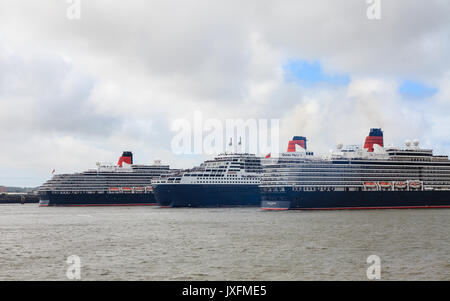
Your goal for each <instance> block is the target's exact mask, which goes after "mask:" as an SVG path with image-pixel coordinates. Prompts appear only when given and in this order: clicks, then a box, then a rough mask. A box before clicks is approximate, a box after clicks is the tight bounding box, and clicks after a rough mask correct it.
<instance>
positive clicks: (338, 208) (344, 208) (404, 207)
mask: <svg viewBox="0 0 450 301" xmlns="http://www.w3.org/2000/svg"><path fill="white" fill-rule="evenodd" d="M424 208H430V209H432V208H450V206H393V207H336V208H261V209H262V210H358V209H364V210H365V209H424Z"/></svg>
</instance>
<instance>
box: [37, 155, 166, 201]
mask: <svg viewBox="0 0 450 301" xmlns="http://www.w3.org/2000/svg"><path fill="white" fill-rule="evenodd" d="M171 172H174V171H173V170H170V169H169V165H162V164H161V162H160V161H158V160H157V161H155V164H152V165H135V164H133V154H132V153H131V152H123V154H122V156H121V157H120V159H119V161H118V163H117V165H112V164H107V165H105V164H100V163H97V169H91V170H87V171H84V172H81V173H74V174H56V175H54V176H53V177H52V179H51V180H49V181H47V182H46V183H45V184H43V185H42V186H41V187H39V190H38V194H39V204H40V206H119V205H122V206H132V205H156V201H155V197H154V194H153V191H152V187H151V179H152V178H154V177H159V176H161V175H166V174H170V173H171Z"/></svg>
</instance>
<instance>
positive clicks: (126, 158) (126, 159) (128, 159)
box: [117, 152, 133, 167]
mask: <svg viewBox="0 0 450 301" xmlns="http://www.w3.org/2000/svg"><path fill="white" fill-rule="evenodd" d="M123 163H126V164H130V165H131V164H133V153H132V152H123V154H122V156H121V157H120V158H119V162H117V165H119V166H120V167H122V165H123Z"/></svg>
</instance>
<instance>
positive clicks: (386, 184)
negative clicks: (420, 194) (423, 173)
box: [364, 181, 422, 189]
mask: <svg viewBox="0 0 450 301" xmlns="http://www.w3.org/2000/svg"><path fill="white" fill-rule="evenodd" d="M378 186H379V187H380V188H384V189H389V188H393V187H394V188H396V189H406V188H407V187H409V188H412V189H420V188H422V183H421V182H420V181H406V182H402V181H400V182H378V183H377V182H364V187H366V188H377V187H378Z"/></svg>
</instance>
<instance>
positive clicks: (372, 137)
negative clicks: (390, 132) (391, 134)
mask: <svg viewBox="0 0 450 301" xmlns="http://www.w3.org/2000/svg"><path fill="white" fill-rule="evenodd" d="M374 144H378V145H379V146H384V144H383V131H382V130H381V129H370V133H369V136H367V137H366V141H365V142H364V148H367V151H368V152H373V145H374Z"/></svg>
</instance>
